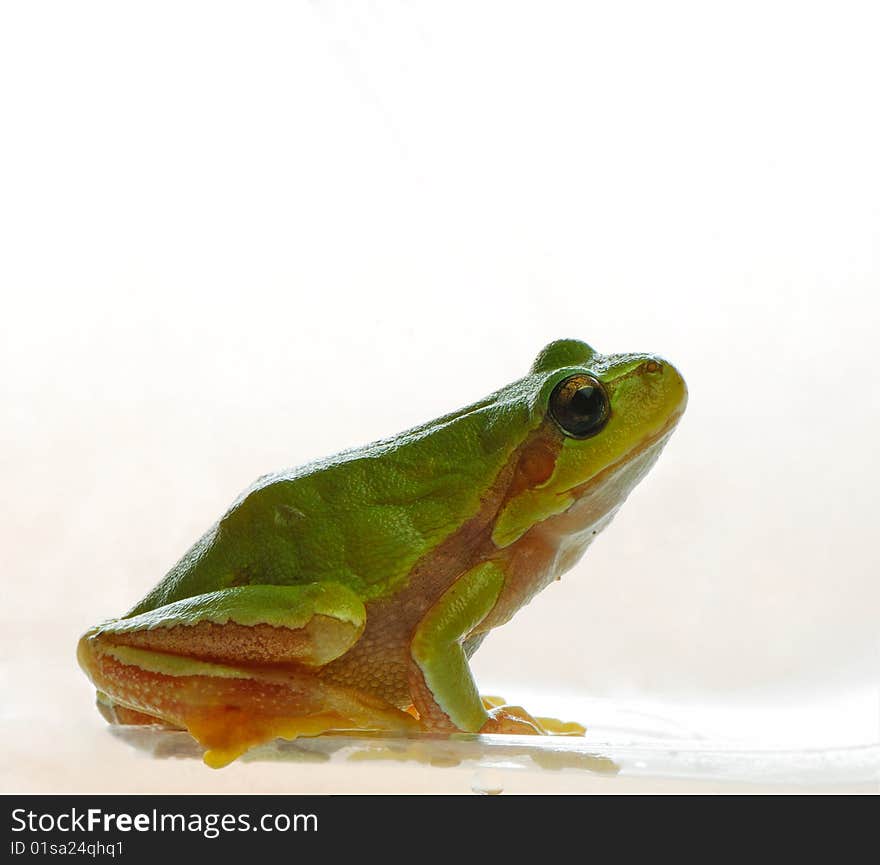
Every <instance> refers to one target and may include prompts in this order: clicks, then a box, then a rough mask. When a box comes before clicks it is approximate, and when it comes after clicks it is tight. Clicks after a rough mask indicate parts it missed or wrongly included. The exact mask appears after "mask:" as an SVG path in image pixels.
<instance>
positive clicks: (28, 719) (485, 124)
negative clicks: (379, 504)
mask: <svg viewBox="0 0 880 865" xmlns="http://www.w3.org/2000/svg"><path fill="white" fill-rule="evenodd" d="M878 25H880V15H878V12H877V7H876V6H875V5H874V4H871V3H864V4H857V3H840V2H835V3H819V4H809V3H780V2H775V3H774V2H761V3H738V4H724V5H722V4H705V3H663V4H656V3H615V4H601V3H573V4H560V3H531V4H518V3H499V4H492V3H473V2H468V3H450V2H445V3H401V2H382V3H353V4H344V3H330V2H314V3H255V4H254V3H250V4H234V3H217V2H215V3H204V4H203V3H186V2H173V3H161V2H154V3H150V4H147V5H143V4H137V5H136V4H119V3H89V2H84V3H76V4H70V3H39V4H34V3H24V2H22V3H15V2H10V3H6V4H4V5H3V7H2V12H0V117H2V125H3V130H4V131H3V133H2V137H0V151H2V153H0V156H2V158H0V184H2V186H0V232H2V247H3V251H2V257H0V280H2V293H3V305H2V313H0V364H2V370H3V372H2V381H0V389H2V392H0V399H2V424H0V476H2V478H3V485H4V489H5V493H4V496H3V500H4V502H5V507H4V515H3V519H2V522H0V543H2V552H3V571H2V576H0V583H2V591H3V603H2V605H0V628H2V631H0V633H2V636H0V640H2V655H3V659H2V675H3V681H2V683H0V684H2V688H3V693H4V698H3V703H4V705H3V708H2V712H3V718H4V723H5V724H7V725H9V727H10V729H11V730H12V731H13V735H14V737H15V738H16V740H17V741H18V742H19V747H18V748H15V749H12V750H9V749H7V750H6V753H5V754H4V756H3V760H4V761H5V762H6V763H7V765H11V767H12V769H13V770H14V772H13V774H11V775H7V777H8V778H11V779H13V780H12V781H10V783H11V784H13V785H16V784H17V785H18V787H15V789H19V788H20V787H21V785H22V784H23V785H24V786H25V787H27V788H28V789H39V790H45V791H51V790H53V789H57V788H58V785H59V784H60V786H61V787H64V785H65V784H67V788H69V789H77V787H76V780H75V778H76V773H77V772H78V771H79V769H78V767H79V766H81V765H83V764H85V763H87V762H92V763H94V762H97V761H98V760H102V761H112V763H113V765H115V766H116V767H117V772H118V773H119V775H125V768H124V767H125V766H126V765H127V763H126V761H132V760H134V759H135V758H134V757H132V756H131V755H130V754H129V753H128V751H127V750H126V749H125V748H124V747H123V746H121V745H120V744H119V743H114V742H113V741H112V740H110V738H109V737H108V736H106V733H105V731H104V730H103V729H102V728H101V724H102V723H103V722H102V721H101V720H100V719H99V718H98V716H97V715H96V714H95V713H94V709H93V707H92V705H91V695H90V690H89V687H88V685H87V683H86V681H85V679H84V678H83V677H82V676H81V674H80V673H79V671H78V669H77V668H76V665H75V661H74V654H73V650H74V645H75V641H76V638H77V636H78V634H79V633H80V632H81V631H82V630H84V629H85V628H86V627H87V626H88V625H90V624H92V623H93V622H95V621H96V620H99V619H101V618H104V617H106V616H110V615H115V614H119V613H120V612H122V611H124V610H125V609H126V608H128V607H129V606H130V605H131V604H132V603H133V602H134V601H135V600H136V599H138V598H139V597H140V596H142V595H143V594H144V593H145V591H146V590H147V589H148V588H150V587H151V586H152V585H153V584H154V583H155V582H156V581H157V580H158V579H159V578H160V577H161V576H162V574H163V573H164V572H165V571H166V570H167V569H168V568H169V567H170V566H171V564H173V562H174V561H175V560H176V559H177V558H178V557H179V555H180V554H181V553H182V552H183V551H184V550H185V549H186V548H187V547H188V546H189V544H190V543H191V542H192V540H194V538H195V537H196V536H198V535H199V534H200V533H201V532H202V531H203V530H204V529H205V528H206V527H207V526H208V525H209V524H210V523H211V522H213V520H214V519H215V518H216V517H217V516H218V515H219V513H220V512H222V510H224V509H225V508H226V506H227V505H228V504H229V503H230V502H231V500H232V499H233V498H234V496H235V495H236V494H237V493H238V492H239V491H240V489H242V488H243V487H245V486H246V485H247V484H248V483H249V482H250V481H251V480H253V479H254V478H255V477H256V476H258V475H260V474H262V473H264V472H266V471H269V470H273V469H277V468H281V467H284V466H290V465H296V464H298V463H301V462H304V461H306V460H308V459H310V458H313V457H317V456H321V455H324V454H328V453H331V452H333V451H335V450H338V449H340V448H343V447H346V446H350V445H356V444H360V443H363V442H366V441H369V440H372V439H374V438H378V437H381V436H386V435H389V434H392V433H394V432H396V431H399V430H402V429H404V428H406V427H408V426H410V425H413V424H415V423H418V422H420V421H423V420H425V419H427V418H430V417H432V416H436V415H439V414H442V413H444V412H446V411H448V410H450V409H452V408H455V407H458V406H461V405H463V404H465V403H467V402H469V401H472V400H473V399H475V398H478V397H480V396H482V395H484V394H485V393H488V392H490V391H491V390H494V389H495V388H496V387H498V386H500V385H502V384H504V383H506V382H508V381H510V380H512V379H513V378H516V377H518V376H520V375H521V374H523V372H524V371H525V370H526V369H527V367H528V365H529V364H530V363H531V360H532V358H533V356H534V355H535V354H536V353H537V351H538V350H539V349H540V347H541V346H542V345H543V344H544V343H545V342H547V341H549V340H550V339H553V338H556V337H559V336H576V337H580V338H583V339H586V340H587V341H589V342H591V343H592V344H593V345H595V346H596V347H597V348H599V349H600V350H604V351H624V350H635V351H656V352H659V353H662V354H664V355H666V356H668V357H669V358H670V359H672V360H673V361H674V362H675V363H676V364H677V365H678V366H679V368H680V369H681V370H682V371H683V373H684V375H685V377H686V378H687V380H688V383H689V387H690V393H691V400H690V405H689V408H688V412H687V414H686V416H685V418H684V420H683V422H682V424H681V426H680V428H679V431H678V432H677V433H676V434H675V436H674V438H673V440H672V442H671V443H670V445H669V446H668V448H667V450H666V452H665V453H664V455H663V457H662V458H661V461H660V463H659V464H658V466H657V468H656V469H655V470H654V472H653V473H652V475H651V476H650V477H649V478H648V479H647V480H646V481H645V482H644V484H643V486H642V487H640V488H639V489H638V490H637V491H636V492H635V493H634V494H633V496H632V498H631V500H630V501H629V503H628V504H627V505H626V507H625V508H624V509H623V511H622V512H621V514H620V515H619V517H618V518H617V520H616V521H615V523H614V524H613V526H612V527H611V528H610V529H609V530H608V531H607V532H606V533H605V534H604V535H603V536H602V537H601V538H600V539H599V540H598V541H597V543H596V544H595V545H594V546H593V548H592V549H591V551H590V553H589V554H588V556H587V557H586V559H585V560H584V561H583V562H582V563H581V564H580V565H579V566H578V567H577V568H576V569H575V570H574V571H573V572H572V573H570V574H569V575H568V577H566V578H565V579H564V580H563V581H562V582H561V583H560V584H557V585H554V586H553V587H551V588H550V589H548V590H547V591H546V592H545V593H544V594H543V595H542V596H541V597H539V598H538V599H537V600H536V601H535V602H534V603H533V604H532V605H531V606H530V607H528V608H527V609H525V610H523V611H522V612H521V613H520V614H519V615H518V617H517V618H516V619H515V620H514V621H513V622H512V623H511V624H510V625H508V626H506V627H505V628H503V629H501V630H499V631H498V632H497V633H495V634H493V636H492V637H491V638H490V639H489V640H487V642H486V643H485V645H484V647H483V648H482V649H481V650H480V652H479V654H478V655H477V657H476V659H475V665H474V666H475V670H476V673H477V676H478V679H479V680H480V681H481V683H486V685H489V686H495V687H500V688H503V689H506V690H507V692H508V693H507V696H508V697H514V698H519V697H520V696H522V694H523V693H527V694H531V693H533V692H536V691H537V692H544V693H545V694H547V695H555V696H556V697H559V696H560V695H563V696H565V695H569V696H572V697H578V696H584V695H589V696H591V697H599V698H614V699H619V700H624V701H634V702H635V703H636V704H643V705H649V704H650V705H655V704H656V705H660V706H667V707H672V706H677V707H678V709H676V710H675V711H679V713H681V712H684V713H685V714H684V716H682V717H685V716H686V717H689V718H691V719H692V726H695V727H696V728H700V729H702V728H703V727H705V728H706V729H707V730H709V731H710V732H711V731H715V732H718V733H720V734H724V735H733V736H736V735H741V736H742V737H744V738H745V739H746V740H748V741H750V742H759V741H761V742H763V741H769V740H773V741H776V742H780V741H792V742H797V743H800V744H826V743H834V744H852V743H864V742H870V741H877V740H878V739H880V729H878V727H880V725H878V711H880V710H878V680H880V644H878V627H877V626H878V617H880V548H878V543H877V531H878V529H877V525H878V522H877V518H878V487H880V468H878V446H877V437H878V421H880V396H878V393H880V389H878V387H877V384H876V380H877V361H878V358H877V339H876V333H877V329H878V325H880V321H878V318H880V315H878V313H880V301H878V299H877V297H878V288H880V279H878V277H880V261H878V242H880V160H878V158H877V154H878V153H880V112H878V111H877V100H878V92H877V91H878V82H880V53H878V51H877V33H878ZM489 689H490V690H492V689H493V688H492V687H490V688H489ZM682 707H685V708H684V709H682ZM687 707H690V708H687ZM538 708H541V707H538ZM668 711H673V710H672V709H671V708H670V709H669V710H668ZM699 712H703V713H704V714H702V715H700V714H699ZM693 719H699V720H696V721H693ZM587 720H589V719H587ZM92 755H100V756H97V757H96V756H92ZM117 761H118V762H117ZM138 765H142V763H139V764H138ZM120 766H121V767H122V768H119V767H120ZM59 777H60V778H62V779H66V780H64V781H61V782H59V781H58V779H59ZM117 777H118V776H117ZM250 777H251V778H253V776H250ZM193 778H194V780H193V781H192V784H193V785H195V786H198V785H199V784H201V783H202V780H201V779H202V776H201V775H198V776H193ZM157 783H158V784H161V783H163V782H157ZM254 783H255V784H256V782H254ZM106 785H107V789H117V788H118V785H117V784H116V781H114V780H113V779H112V778H108V779H107V780H106ZM257 786H258V785H257ZM67 788H65V789H67Z"/></svg>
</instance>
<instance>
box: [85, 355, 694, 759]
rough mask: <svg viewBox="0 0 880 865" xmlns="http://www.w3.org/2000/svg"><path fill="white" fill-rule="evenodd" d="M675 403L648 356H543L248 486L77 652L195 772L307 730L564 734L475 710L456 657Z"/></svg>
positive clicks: (529, 592)
mask: <svg viewBox="0 0 880 865" xmlns="http://www.w3.org/2000/svg"><path fill="white" fill-rule="evenodd" d="M336 386H340V387H343V388H344V387H345V383H344V382H340V383H338V385H336ZM686 404H687V387H686V385H685V382H684V379H683V378H682V376H681V374H680V373H679V372H678V370H677V369H676V368H675V367H674V366H673V365H672V364H671V363H670V362H669V361H667V360H665V359H664V358H663V357H660V356H658V355H654V354H633V353H622V354H609V355H604V354H601V353H599V352H598V351H597V350H595V349H593V348H592V347H591V346H590V345H588V344H587V343H585V342H583V341H580V340H577V339H559V340H555V341H554V342H551V343H550V344H549V345H547V346H545V347H544V348H543V349H542V350H541V351H540V352H539V354H538V355H537V357H536V359H535V360H534V362H533V363H532V365H531V367H530V368H529V370H528V372H527V373H526V374H525V375H524V376H522V377H520V378H518V379H516V380H515V381H514V382H513V383H511V384H508V385H506V386H505V387H502V388H501V389H499V390H497V391H495V392H494V393H491V394H490V395H489V396H487V397H485V398H483V399H480V400H478V401H477V402H474V403H472V404H470V405H468V406H466V407H465V408H462V409H460V410H457V411H453V412H450V413H448V414H445V415H443V416H441V417H439V418H437V419H436V420H433V421H430V422H427V423H424V424H421V425H419V426H416V427H413V428H411V429H408V430H406V431H405V432H402V433H400V434H398V435H394V436H392V437H389V438H385V439H381V440H379V441H375V442H373V443H371V444H368V445H366V446H363V447H356V448H351V449H348V450H345V451H343V452H341V453H339V454H336V455H335V456H331V457H327V458H323V459H318V460H316V461H313V462H310V463H307V464H305V465H303V466H301V467H298V468H294V469H288V470H283V471H278V472H274V473H270V474H266V475H264V476H262V477H260V478H259V479H258V480H256V481H255V482H254V483H253V484H252V485H251V486H250V487H248V488H247V489H246V490H244V491H243V492H242V493H241V494H240V495H239V496H238V498H237V499H235V501H234V502H233V503H232V505H231V506H230V507H229V508H228V510H227V511H226V512H225V513H224V514H223V515H222V516H221V517H220V519H219V520H217V521H216V522H215V523H214V524H213V525H212V526H211V527H210V528H209V529H208V530H207V531H206V532H205V534H204V535H203V536H202V537H201V538H199V539H198V540H197V541H196V542H195V543H194V544H193V546H192V547H191V548H190V549H189V550H188V551H187V552H186V553H185V554H184V555H183V557H182V558H181V559H180V560H179V561H178V562H177V563H176V564H175V565H174V566H173V567H172V568H171V569H170V571H168V573H167V574H166V575H165V576H164V577H163V578H162V579H161V580H160V581H159V583H158V584H157V585H156V586H155V587H154V588H153V589H152V590H151V591H149V592H148V593H147V594H146V595H145V596H144V598H143V599H142V600H140V601H139V602H138V603H136V604H135V605H134V606H133V607H132V608H131V609H130V610H129V611H128V612H127V613H125V614H124V615H123V616H121V617H119V618H111V619H107V620H105V621H103V622H102V623H100V624H98V625H96V626H94V627H92V628H90V629H89V630H87V631H86V632H85V633H84V634H83V636H82V637H81V638H80V640H79V643H78V646H77V657H78V661H79V664H80V666H81V667H82V669H83V671H84V672H85V673H86V675H87V676H88V677H89V679H90V680H91V682H92V684H93V685H94V687H95V689H96V691H97V700H98V706H99V708H100V709H101V711H102V713H103V714H104V716H105V718H106V719H107V720H108V721H109V722H111V723H115V724H157V725H160V726H162V727H167V728H170V729H176V730H184V731H188V732H189V734H190V735H191V736H192V737H193V738H194V739H195V740H196V741H197V742H198V743H199V745H200V746H201V747H202V749H203V759H204V762H205V763H206V764H207V765H208V766H210V767H212V768H220V767H222V766H226V765H228V764H229V763H230V762H232V761H233V760H235V759H236V758H238V757H240V756H241V755H243V754H245V752H247V751H249V750H250V749H252V748H254V747H256V746H259V745H263V744H265V743H269V742H272V741H274V740H276V739H279V738H280V739H288V740H291V739H296V738H298V737H301V736H319V735H322V734H325V733H326V734H335V735H340V734H345V733H346V732H347V733H348V734H372V735H385V736H412V735H421V734H425V733H426V734H431V735H441V736H442V735H450V736H455V735H493V734H499V735H505V734H506V735H551V734H554V733H572V732H574V733H575V734H578V733H582V732H583V730H584V728H583V727H581V726H580V725H579V724H577V723H575V722H571V723H570V724H568V725H566V724H565V723H564V722H557V721H554V720H553V719H546V718H541V717H539V716H535V715H532V714H530V713H529V712H528V711H527V710H525V709H524V708H523V707H521V706H515V705H511V704H508V703H506V702H504V701H502V700H501V699H499V698H492V697H483V696H481V694H480V692H479V690H478V688H477V685H476V683H475V681H474V677H473V675H472V673H471V669H470V660H471V658H472V656H473V654H474V652H475V651H476V650H477V649H478V648H479V646H480V645H481V643H482V642H483V640H484V639H485V638H486V637H487V635H488V634H489V633H490V632H491V631H493V630H494V629H496V628H498V627H501V626H502V625H505V624H506V623H508V622H509V621H510V620H511V619H512V618H513V616H514V614H515V613H516V612H517V611H518V610H519V609H520V608H522V607H523V606H524V605H525V604H527V603H528V602H530V601H531V600H532V599H533V598H534V596H535V595H537V594H538V593H539V592H540V591H541V590H542V589H544V588H546V587H547V586H549V585H551V584H552V583H553V582H555V581H557V580H559V579H560V577H561V576H562V575H563V574H565V573H566V572H568V571H569V570H570V569H571V568H573V567H574V566H575V564H577V562H578V561H579V560H580V559H581V557H582V556H583V554H584V552H585V551H586V550H587V548H588V547H589V546H590V544H591V543H592V542H593V541H594V539H595V538H596V536H597V535H598V534H599V533H600V532H601V531H602V530H603V529H604V528H605V527H607V526H608V524H609V523H610V522H611V520H612V519H613V517H614V516H615V514H616V513H617V511H618V510H619V508H620V507H621V505H622V504H623V502H624V501H625V499H626V498H627V497H628V495H629V493H630V492H631V491H632V490H633V488H634V487H635V486H636V485H637V484H638V483H639V481H641V480H642V478H643V477H644V476H645V475H646V474H647V472H648V471H649V470H650V468H651V467H652V466H653V465H654V463H655V462H656V460H657V458H658V456H659V454H660V452H661V451H662V449H663V448H664V446H665V444H666V443H667V441H668V440H669V437H670V435H671V434H672V432H673V430H674V429H675V428H676V426H677V424H678V422H679V419H680V418H681V416H682V414H683V412H684V410H685V406H686Z"/></svg>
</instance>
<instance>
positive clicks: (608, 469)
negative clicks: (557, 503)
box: [557, 409, 684, 504]
mask: <svg viewBox="0 0 880 865" xmlns="http://www.w3.org/2000/svg"><path fill="white" fill-rule="evenodd" d="M683 414H684V409H680V410H679V411H676V412H674V413H673V414H671V415H670V416H669V418H668V419H667V420H666V422H665V423H664V424H663V426H662V427H661V428H660V429H659V430H657V432H654V433H651V434H650V435H647V436H645V437H644V438H643V439H640V440H639V441H638V442H637V443H636V445H635V446H634V447H632V448H630V449H629V450H628V451H627V452H626V453H624V454H623V455H622V456H621V457H619V458H618V459H616V460H615V461H614V462H613V463H610V464H609V465H607V466H605V468H604V469H602V470H601V471H599V472H597V473H596V474H594V475H593V476H592V477H591V478H589V479H588V480H585V481H582V482H581V483H579V484H575V485H574V486H573V487H569V488H568V489H565V490H560V491H559V492H558V493H557V495H559V496H571V498H572V504H574V503H575V502H577V501H578V499H580V498H582V497H583V496H585V495H587V494H588V493H589V492H591V491H592V490H593V489H595V488H596V487H597V486H601V485H602V484H603V483H604V482H605V481H606V480H607V479H608V478H610V477H611V476H613V475H615V474H616V473H617V472H618V471H619V470H620V469H621V468H623V467H624V466H625V465H628V464H630V463H632V462H633V461H635V460H637V459H638V458H639V457H641V456H642V455H643V454H646V453H647V452H648V451H650V450H656V455H657V456H659V454H660V451H661V450H663V448H664V447H665V446H666V441H667V440H668V439H669V437H670V436H671V435H672V433H673V431H674V430H675V427H676V426H677V425H678V422H679V421H680V420H681V416H682V415H683Z"/></svg>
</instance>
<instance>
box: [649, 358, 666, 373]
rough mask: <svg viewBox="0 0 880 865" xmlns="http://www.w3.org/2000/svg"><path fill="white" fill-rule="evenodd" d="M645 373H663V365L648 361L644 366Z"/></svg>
mask: <svg viewBox="0 0 880 865" xmlns="http://www.w3.org/2000/svg"><path fill="white" fill-rule="evenodd" d="M645 372H663V364H662V363H660V362H659V361H656V360H649V361H648V362H647V363H646V364H645Z"/></svg>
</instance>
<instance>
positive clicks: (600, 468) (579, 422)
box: [493, 339, 687, 546]
mask: <svg viewBox="0 0 880 865" xmlns="http://www.w3.org/2000/svg"><path fill="white" fill-rule="evenodd" d="M524 382H528V383H529V390H530V392H531V399H532V403H531V412H532V419H533V424H534V426H533V432H532V434H531V435H530V437H529V439H528V440H527V441H526V442H525V443H524V444H523V447H522V454H521V456H520V460H519V468H518V472H517V476H516V478H515V480H514V483H513V484H512V485H511V489H510V492H509V493H508V496H507V500H506V501H505V503H504V506H503V508H502V510H501V512H500V513H499V515H498V519H497V521H496V525H495V528H494V532H493V538H494V540H495V542H496V544H498V545H499V546H506V545H508V544H510V543H512V542H513V541H515V540H516V539H517V538H518V537H520V536H521V535H523V534H524V533H525V532H526V531H528V529H530V528H531V527H532V526H535V525H536V524H538V523H542V522H543V521H549V518H550V517H557V516H559V517H560V518H559V519H556V520H553V521H550V522H553V523H554V526H555V530H556V531H558V532H560V533H565V534H571V533H576V534H581V533H587V534H595V533H596V532H598V531H599V529H601V528H602V527H603V526H604V525H606V524H607V522H608V521H609V520H610V519H611V517H612V516H613V515H614V513H615V512H616V510H617V509H618V508H619V507H620V505H621V504H622V503H623V501H624V499H625V498H626V496H627V495H628V494H629V492H630V491H631V490H632V488H633V487H634V486H635V485H636V484H637V483H638V482H639V481H640V480H641V478H642V477H643V476H644V475H645V473H646V472H647V471H648V469H650V467H651V466H652V465H653V463H654V461H655V460H656V459H657V456H658V455H659V453H660V451H661V449H662V447H663V445H664V444H665V443H666V441H667V439H668V438H669V435H670V434H671V433H672V430H673V429H674V428H675V425H676V424H677V422H678V420H679V418H680V417H681V415H682V413H683V412H684V408H685V405H686V403H687V388H686V387H685V383H684V379H682V377H681V375H680V374H679V372H678V370H676V368H675V367H674V366H672V364H670V363H669V362H668V361H666V360H664V359H663V358H660V357H657V356H655V355H650V354H616V355H602V354H599V353H598V352H596V351H594V350H593V349H592V348H591V347H590V346H589V345H587V344H586V343H584V342H580V341H579V340H572V339H565V340H557V341H556V342H553V343H551V344H550V345H548V346H547V347H546V348H544V350H543V351H542V352H541V353H540V354H539V355H538V357H537V359H536V360H535V362H534V364H533V365H532V369H531V372H530V375H529V376H528V377H527V378H526V379H525V380H524Z"/></svg>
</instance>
